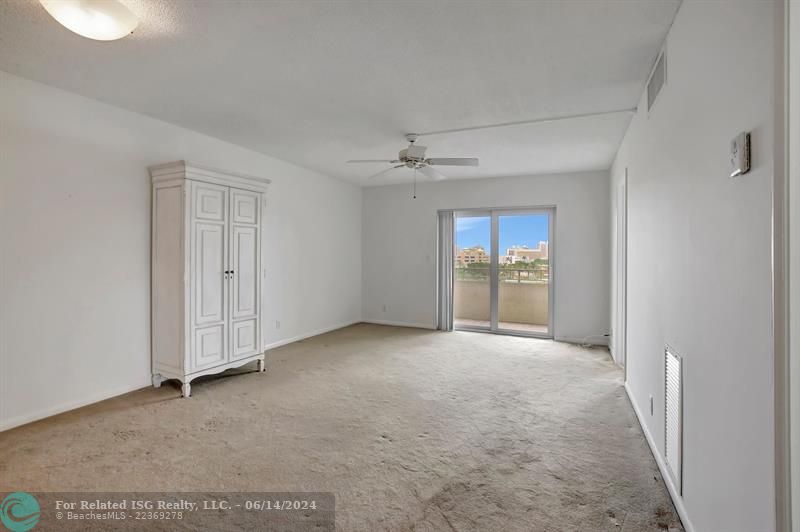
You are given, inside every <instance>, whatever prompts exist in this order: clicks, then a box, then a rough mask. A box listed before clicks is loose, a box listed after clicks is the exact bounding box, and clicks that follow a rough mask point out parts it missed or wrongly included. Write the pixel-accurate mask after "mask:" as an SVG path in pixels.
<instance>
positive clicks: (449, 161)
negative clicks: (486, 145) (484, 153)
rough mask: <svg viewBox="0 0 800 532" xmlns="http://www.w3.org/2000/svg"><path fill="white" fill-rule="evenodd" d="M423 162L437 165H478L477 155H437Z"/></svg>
mask: <svg viewBox="0 0 800 532" xmlns="http://www.w3.org/2000/svg"><path fill="white" fill-rule="evenodd" d="M425 162H427V163H428V164H431V165H438V166H478V158H477V157H439V158H435V159H426V161H425Z"/></svg>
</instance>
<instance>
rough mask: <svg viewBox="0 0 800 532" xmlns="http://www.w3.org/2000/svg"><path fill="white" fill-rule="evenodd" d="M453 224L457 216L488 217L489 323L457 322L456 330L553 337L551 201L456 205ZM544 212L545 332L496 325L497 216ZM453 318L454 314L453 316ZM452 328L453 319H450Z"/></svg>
mask: <svg viewBox="0 0 800 532" xmlns="http://www.w3.org/2000/svg"><path fill="white" fill-rule="evenodd" d="M454 214H455V224H454V226H455V227H457V224H458V218H468V217H472V218H474V217H488V218H489V219H490V227H491V229H490V231H491V237H490V244H489V248H490V249H489V327H477V326H466V327H465V326H460V327H458V328H457V329H458V330H459V331H473V332H488V333H492V334H503V335H510V336H525V337H530V338H544V339H553V338H554V337H555V335H554V333H553V327H554V323H555V319H554V317H555V305H556V303H555V298H556V266H555V263H556V261H555V249H556V246H555V227H556V207H555V205H542V206H535V207H498V208H490V209H457V210H454ZM526 214H532V215H543V214H544V215H547V217H548V224H547V261H548V270H549V271H548V283H547V333H533V332H526V331H516V330H513V329H501V328H500V308H499V305H500V297H499V296H500V294H499V290H500V246H499V244H500V217H501V216H515V215H516V216H520V215H526ZM455 227H454V231H455ZM454 322H455V317H454ZM454 328H455V323H454Z"/></svg>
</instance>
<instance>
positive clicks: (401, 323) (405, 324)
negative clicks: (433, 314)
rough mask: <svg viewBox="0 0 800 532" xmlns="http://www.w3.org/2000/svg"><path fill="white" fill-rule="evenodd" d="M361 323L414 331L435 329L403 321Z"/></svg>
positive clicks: (367, 321) (368, 321) (430, 326)
mask: <svg viewBox="0 0 800 532" xmlns="http://www.w3.org/2000/svg"><path fill="white" fill-rule="evenodd" d="M361 322H362V323H372V324H374V325H391V326H392V327H411V328H414V329H429V330H436V327H434V326H432V325H430V324H424V323H408V322H405V321H388V320H361Z"/></svg>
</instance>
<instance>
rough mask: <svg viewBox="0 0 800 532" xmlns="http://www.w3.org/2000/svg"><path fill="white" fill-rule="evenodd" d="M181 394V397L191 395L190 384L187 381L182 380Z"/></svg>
mask: <svg viewBox="0 0 800 532" xmlns="http://www.w3.org/2000/svg"><path fill="white" fill-rule="evenodd" d="M181 396H183V397H191V396H192V385H191V384H189V383H188V382H184V383H183V385H182V386H181Z"/></svg>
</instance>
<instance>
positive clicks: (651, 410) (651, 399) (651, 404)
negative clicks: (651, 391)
mask: <svg viewBox="0 0 800 532" xmlns="http://www.w3.org/2000/svg"><path fill="white" fill-rule="evenodd" d="M653 412H654V410H653V396H652V395H651V396H650V415H651V416H652V415H653Z"/></svg>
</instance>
